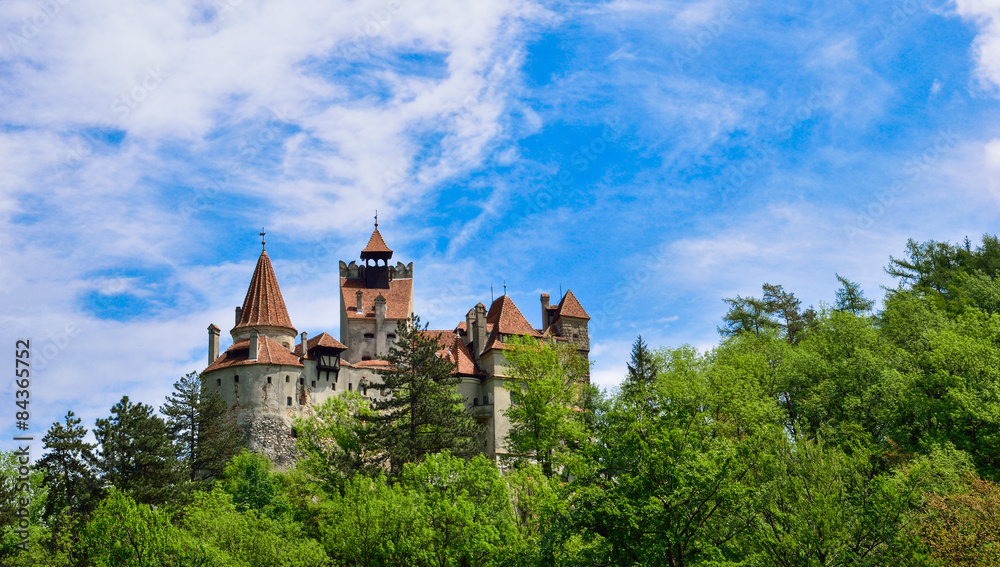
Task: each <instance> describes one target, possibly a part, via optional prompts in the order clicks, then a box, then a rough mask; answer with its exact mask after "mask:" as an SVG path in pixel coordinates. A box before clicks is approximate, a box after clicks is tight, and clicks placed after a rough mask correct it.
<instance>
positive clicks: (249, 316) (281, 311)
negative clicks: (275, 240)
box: [233, 231, 296, 336]
mask: <svg viewBox="0 0 1000 567" xmlns="http://www.w3.org/2000/svg"><path fill="white" fill-rule="evenodd" d="M261 232H263V231H261ZM258 326H268V327H278V328H282V329H288V330H289V331H291V335H292V336H295V334H296V333H295V328H294V327H293V326H292V320H291V319H290V318H289V317H288V310H287V309H286V308H285V300H284V299H283V298H282V297H281V289H280V288H279V287H278V278H277V277H275V275H274V268H273V267H271V258H270V257H269V256H268V255H267V251H266V250H265V251H262V252H261V253H260V258H259V259H258V260H257V268H256V269H254V271H253V278H251V279H250V288H249V289H247V295H246V298H244V299H243V309H242V312H241V313H240V320H239V321H238V322H237V323H236V327H234V328H233V331H234V332H235V331H236V330H237V329H242V328H247V327H258Z"/></svg>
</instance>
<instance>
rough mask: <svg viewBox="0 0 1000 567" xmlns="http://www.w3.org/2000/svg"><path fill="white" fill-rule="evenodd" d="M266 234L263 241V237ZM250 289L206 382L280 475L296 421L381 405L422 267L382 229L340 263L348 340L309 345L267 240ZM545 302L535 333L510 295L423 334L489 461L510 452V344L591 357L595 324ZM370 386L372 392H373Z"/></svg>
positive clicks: (214, 340) (322, 337)
mask: <svg viewBox="0 0 1000 567" xmlns="http://www.w3.org/2000/svg"><path fill="white" fill-rule="evenodd" d="M263 234H264V233H263V232H262V233H261V236H263ZM261 244H262V248H263V249H262V251H261V254H260V258H258V260H257V267H256V268H255V269H254V273H253V277H252V278H251V279H250V287H249V289H248V290H247V293H246V297H245V298H244V299H243V305H242V306H241V307H237V308H236V324H235V326H234V327H233V328H232V330H231V331H230V335H231V336H232V340H233V343H232V345H231V346H230V347H229V348H228V349H226V350H225V351H224V352H222V353H221V354H220V352H219V336H220V332H221V329H220V328H219V327H217V326H216V325H214V324H212V325H209V327H208V367H207V368H205V370H204V371H202V373H201V380H202V383H203V384H205V385H206V386H208V387H209V388H211V389H213V390H214V391H217V392H219V393H220V394H221V395H222V397H223V399H224V400H226V402H227V403H228V404H229V407H230V411H232V412H234V413H235V415H236V421H237V424H238V425H239V426H240V428H241V430H242V431H243V432H244V434H245V438H246V440H247V446H248V448H249V449H251V450H253V451H256V452H260V453H263V454H265V455H267V456H268V457H270V458H271V460H272V461H274V463H275V464H276V465H278V466H279V467H285V466H288V465H290V464H292V463H293V462H294V459H295V457H294V446H295V439H294V436H295V432H294V430H293V428H292V423H293V419H294V418H295V417H307V416H311V415H313V413H314V409H313V408H314V407H316V406H318V405H319V404H321V403H323V401H324V400H326V399H327V398H329V397H330V396H336V395H341V394H343V393H344V392H350V391H358V392H359V393H360V394H361V396H362V397H364V398H367V399H371V400H375V399H378V397H379V396H380V395H381V394H380V391H379V389H378V387H377V385H378V384H379V383H381V378H380V376H379V374H378V372H377V370H378V369H379V368H383V367H385V365H386V364H387V363H386V362H385V361H383V360H380V359H379V357H380V356H381V355H384V354H386V353H387V352H388V349H389V347H390V346H391V345H392V344H393V341H394V340H395V339H396V323H397V322H398V321H400V320H405V319H406V318H407V317H409V316H410V315H412V314H413V313H414V309H413V263H412V262H411V263H409V264H406V265H404V264H403V263H402V262H397V264H396V265H395V266H392V265H390V264H389V260H390V259H391V258H392V254H393V251H392V250H391V249H390V248H389V247H388V246H387V245H386V243H385V240H383V238H382V235H381V233H380V232H379V230H378V222H376V223H375V230H374V232H372V235H371V238H370V239H369V240H368V245H367V246H365V248H364V250H362V251H361V260H362V262H363V264H362V265H358V264H357V262H355V261H352V262H351V263H350V264H347V263H345V262H343V261H341V262H340V340H337V339H335V338H334V337H333V336H331V335H330V334H329V333H326V332H321V333H319V334H317V335H316V336H313V337H312V338H310V337H309V336H308V335H307V334H306V333H305V332H302V333H301V334H298V332H297V331H296V329H295V327H294V326H293V325H292V321H291V318H290V317H289V315H288V310H287V309H286V308H285V301H284V299H283V298H282V296H281V289H280V288H279V287H278V279H277V277H276V276H275V273H274V268H273V267H272V266H271V259H270V257H269V256H268V254H267V250H266V246H265V243H264V242H263V241H262V242H261ZM549 299H550V296H549V294H547V293H543V294H541V311H542V320H541V323H542V324H541V326H540V327H538V328H535V327H533V326H532V325H531V324H530V323H528V320H527V319H526V318H525V317H524V315H523V314H522V313H521V310H520V309H518V307H517V306H516V305H515V304H514V301H513V300H512V299H511V298H510V297H508V296H507V294H506V291H505V293H504V295H502V296H501V297H499V298H497V299H496V300H494V301H493V302H492V304H491V305H490V307H489V309H487V308H486V306H485V305H484V304H482V303H478V304H476V305H475V306H474V307H473V308H471V309H469V311H468V313H467V314H466V316H465V320H464V321H460V322H459V323H458V325H456V326H455V327H454V328H453V329H448V330H434V331H430V330H428V331H424V332H425V333H428V334H429V335H430V336H432V337H434V338H435V339H437V341H438V344H439V345H440V350H439V351H438V356H441V357H444V358H446V359H447V360H449V361H451V362H453V363H455V370H454V373H455V374H457V375H458V377H459V378H460V379H461V381H460V383H459V385H458V393H459V394H460V395H461V396H462V398H463V399H464V400H465V405H466V407H467V409H468V411H469V412H470V414H471V415H472V416H473V417H474V418H475V419H476V420H477V421H479V422H480V423H483V424H484V425H485V433H484V435H485V439H484V453H485V454H486V455H487V456H488V457H491V458H493V459H496V458H497V457H499V456H502V455H503V454H504V453H505V439H506V437H507V433H508V431H509V423H508V421H507V419H506V418H505V416H504V414H505V411H506V409H507V408H508V407H509V406H510V396H509V393H508V391H507V390H506V389H505V388H504V380H505V377H506V372H505V363H504V356H503V351H504V348H505V346H504V345H505V343H506V342H509V340H510V338H511V337H513V336H517V335H528V336H532V337H536V338H539V339H546V340H552V341H556V342H566V343H569V344H572V345H574V346H575V347H576V348H577V349H578V351H579V352H580V353H581V354H582V355H583V356H585V357H589V352H590V337H589V321H590V316H589V315H587V312H586V311H585V310H584V308H583V306H582V305H581V304H580V302H579V301H578V300H577V299H576V297H575V296H574V295H573V292H572V291H567V292H566V294H565V295H563V297H562V298H561V299H560V301H559V303H558V304H556V305H552V304H550V303H549ZM366 386H368V387H366Z"/></svg>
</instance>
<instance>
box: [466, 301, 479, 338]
mask: <svg viewBox="0 0 1000 567" xmlns="http://www.w3.org/2000/svg"><path fill="white" fill-rule="evenodd" d="M475 321H476V310H475V309H469V312H468V313H466V314H465V342H466V343H471V342H472V325H473V324H474V323H475Z"/></svg>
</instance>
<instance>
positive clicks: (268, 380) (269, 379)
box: [267, 376, 271, 384]
mask: <svg viewBox="0 0 1000 567" xmlns="http://www.w3.org/2000/svg"><path fill="white" fill-rule="evenodd" d="M267 383H268V384H270V383H271V377H270V376H268V377H267Z"/></svg>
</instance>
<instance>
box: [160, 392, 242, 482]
mask: <svg viewBox="0 0 1000 567" xmlns="http://www.w3.org/2000/svg"><path fill="white" fill-rule="evenodd" d="M228 409H229V406H228V404H226V401H225V400H223V399H222V396H220V395H219V394H218V392H214V391H212V390H209V389H208V388H206V387H205V386H204V385H203V384H202V383H201V379H200V378H199V377H198V374H197V373H195V372H191V373H190V374H187V375H186V376H184V377H182V378H181V379H180V380H179V381H177V382H174V391H173V393H172V394H171V395H170V396H168V397H167V400H166V403H165V404H164V405H163V406H162V407H161V408H160V413H162V414H163V415H164V416H166V418H167V422H166V423H167V434H168V435H170V436H171V437H172V438H173V439H174V445H175V447H176V453H177V458H178V459H180V460H181V461H183V462H184V468H185V469H186V475H187V477H188V480H190V481H191V482H195V481H197V480H211V479H213V478H215V477H216V476H218V474H219V473H220V472H222V469H223V468H224V467H225V466H226V463H228V462H229V460H230V459H232V458H233V456H234V455H236V453H238V452H239V448H240V431H239V429H238V428H237V427H236V421H235V419H234V418H233V416H232V415H231V414H230V413H229V412H228Z"/></svg>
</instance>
